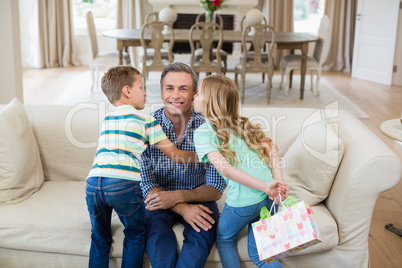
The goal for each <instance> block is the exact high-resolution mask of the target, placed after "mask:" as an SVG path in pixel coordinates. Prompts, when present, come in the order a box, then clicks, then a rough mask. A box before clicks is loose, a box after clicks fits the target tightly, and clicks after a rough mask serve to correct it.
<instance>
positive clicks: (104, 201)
mask: <svg viewBox="0 0 402 268" xmlns="http://www.w3.org/2000/svg"><path fill="white" fill-rule="evenodd" d="M85 192H86V201H87V206H88V212H89V217H90V220H91V224H92V230H91V231H92V234H91V249H90V252H89V267H90V268H91V267H94V268H95V267H96V268H100V267H108V266H109V252H110V247H111V244H112V231H111V218H112V211H113V209H114V210H115V211H116V213H117V215H118V216H119V218H120V221H121V222H122V223H123V225H124V242H123V261H122V267H138V268H141V267H142V257H143V254H144V246H145V207H144V201H143V198H142V192H141V188H140V183H139V182H137V181H130V180H122V179H114V178H104V177H91V178H88V179H87V184H86V187H85Z"/></svg>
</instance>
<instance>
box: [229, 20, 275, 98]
mask: <svg viewBox="0 0 402 268" xmlns="http://www.w3.org/2000/svg"><path fill="white" fill-rule="evenodd" d="M251 27H254V29H255V34H254V35H253V36H249V35H248V33H249V32H250V31H251ZM267 31H268V32H269V33H270V34H271V35H272V38H271V41H270V43H269V45H268V51H267V52H268V60H267V61H265V62H264V61H263V60H262V59H261V55H262V52H263V51H264V47H265V45H266V42H267V40H266V38H265V33H266V32H267ZM275 40H276V36H275V31H274V29H273V28H272V27H271V26H269V25H263V24H259V25H257V24H254V25H247V26H246V27H245V28H244V30H243V32H242V48H243V51H244V54H245V55H248V53H249V52H250V49H251V47H252V49H253V52H254V54H253V58H252V60H251V61H248V60H247V57H243V59H242V60H241V62H240V63H239V64H237V65H236V66H235V83H236V85H237V87H239V83H238V75H239V74H240V76H241V88H239V89H240V92H241V94H240V95H241V102H242V103H244V92H245V83H246V74H247V73H265V74H267V77H268V82H267V101H268V103H269V100H270V98H271V88H272V76H273V75H274V62H273V52H274V51H275V49H276V43H275Z"/></svg>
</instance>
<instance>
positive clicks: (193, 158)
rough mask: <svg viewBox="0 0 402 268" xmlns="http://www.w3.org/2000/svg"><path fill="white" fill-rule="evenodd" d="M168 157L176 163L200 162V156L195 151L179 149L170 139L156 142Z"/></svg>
mask: <svg viewBox="0 0 402 268" xmlns="http://www.w3.org/2000/svg"><path fill="white" fill-rule="evenodd" d="M155 145H156V146H157V147H158V149H159V150H161V151H162V152H163V153H164V154H165V155H166V156H167V157H169V158H170V159H171V160H172V161H173V162H175V163H198V162H199V161H198V156H197V153H195V152H190V151H184V150H179V149H177V147H176V146H174V144H173V143H172V142H171V141H170V140H169V139H164V140H161V141H159V142H157V143H156V144H155Z"/></svg>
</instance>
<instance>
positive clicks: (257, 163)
mask: <svg viewBox="0 0 402 268" xmlns="http://www.w3.org/2000/svg"><path fill="white" fill-rule="evenodd" d="M194 110H195V111H196V112H197V113H202V114H203V115H204V116H205V118H206V119H207V121H206V122H205V123H204V124H203V125H201V126H200V127H199V128H198V129H197V130H196V131H195V134H194V143H195V147H196V150H197V154H198V158H199V159H200V161H201V162H206V161H210V162H211V163H212V164H213V165H214V166H215V168H216V169H217V170H218V171H219V173H220V174H221V175H222V176H223V177H224V178H225V180H226V183H227V185H228V186H229V190H228V192H227V198H226V203H225V207H224V209H223V211H222V214H221V217H220V219H219V223H218V229H217V238H216V243H217V247H218V251H219V256H220V258H221V261H222V264H223V267H230V268H233V267H240V263H239V258H238V256H237V251H236V240H237V236H238V234H239V233H240V231H241V230H242V229H243V228H244V227H245V226H247V225H248V226H249V228H248V252H249V256H250V259H251V260H252V261H253V262H254V263H255V264H256V265H257V266H259V267H282V266H281V264H280V263H279V262H278V261H276V262H273V263H270V264H267V263H265V262H261V261H260V260H259V256H258V252H257V248H256V245H255V241H254V235H253V232H252V228H251V226H250V225H251V223H252V222H255V221H258V220H259V218H260V210H261V208H262V207H263V206H267V208H270V207H271V204H272V202H273V200H275V201H276V200H277V199H278V198H279V194H281V195H282V196H283V197H284V198H285V197H286V196H287V191H288V190H289V189H288V188H286V184H285V183H284V182H283V179H282V170H281V169H280V167H278V165H277V164H278V163H279V159H278V154H277V152H278V150H277V148H276V146H275V145H273V143H272V140H271V139H270V138H268V137H266V136H265V134H264V133H263V131H262V129H261V127H260V126H259V125H254V124H252V123H250V121H249V120H248V118H246V117H242V116H240V115H239V93H238V89H237V87H236V85H235V84H234V82H233V81H232V80H230V79H229V78H227V77H225V76H220V75H214V76H208V77H206V78H205V79H204V80H203V81H202V82H201V84H200V86H199V87H198V91H197V94H196V95H195V97H194ZM268 196H269V198H268Z"/></svg>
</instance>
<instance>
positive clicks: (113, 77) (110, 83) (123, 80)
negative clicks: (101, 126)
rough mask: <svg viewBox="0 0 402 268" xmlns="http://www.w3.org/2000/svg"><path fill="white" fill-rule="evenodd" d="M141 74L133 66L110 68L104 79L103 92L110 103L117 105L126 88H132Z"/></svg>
mask: <svg viewBox="0 0 402 268" xmlns="http://www.w3.org/2000/svg"><path fill="white" fill-rule="evenodd" d="M137 75H141V73H140V72H139V71H138V70H137V69H135V68H134V67H131V66H115V67H112V68H110V69H109V70H108V71H107V72H106V73H105V74H104V75H103V77H102V82H101V86H102V91H103V93H105V95H106V97H107V98H108V100H109V101H110V103H112V104H115V103H116V101H118V100H119V99H120V98H121V89H122V88H123V87H124V86H129V87H132V86H133V84H134V82H135V81H136V79H137Z"/></svg>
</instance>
